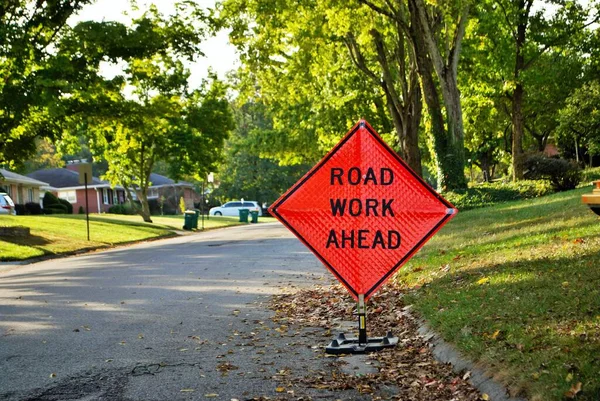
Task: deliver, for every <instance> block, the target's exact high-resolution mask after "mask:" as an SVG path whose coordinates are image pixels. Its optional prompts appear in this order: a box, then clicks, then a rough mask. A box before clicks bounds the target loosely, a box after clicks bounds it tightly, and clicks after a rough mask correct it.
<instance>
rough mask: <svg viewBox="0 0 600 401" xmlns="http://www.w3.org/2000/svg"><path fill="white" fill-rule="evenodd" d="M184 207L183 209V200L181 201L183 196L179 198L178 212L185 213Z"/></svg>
mask: <svg viewBox="0 0 600 401" xmlns="http://www.w3.org/2000/svg"><path fill="white" fill-rule="evenodd" d="M186 209H187V208H186V207H185V200H183V196H182V197H180V198H179V210H180V211H181V213H182V214H183V213H185V211H186Z"/></svg>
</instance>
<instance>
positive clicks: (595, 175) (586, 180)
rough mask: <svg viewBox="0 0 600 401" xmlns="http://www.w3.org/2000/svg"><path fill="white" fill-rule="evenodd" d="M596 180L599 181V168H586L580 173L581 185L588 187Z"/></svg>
mask: <svg viewBox="0 0 600 401" xmlns="http://www.w3.org/2000/svg"><path fill="white" fill-rule="evenodd" d="M597 180H600V167H594V168H586V169H585V170H583V171H582V172H581V183H582V185H589V184H590V183H591V182H593V181H597Z"/></svg>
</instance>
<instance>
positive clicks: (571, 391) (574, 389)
mask: <svg viewBox="0 0 600 401" xmlns="http://www.w3.org/2000/svg"><path fill="white" fill-rule="evenodd" d="M580 391H581V382H577V384H574V385H572V386H571V388H570V389H569V391H567V392H566V393H565V397H567V398H575V397H576V396H577V394H578V393H579V392H580Z"/></svg>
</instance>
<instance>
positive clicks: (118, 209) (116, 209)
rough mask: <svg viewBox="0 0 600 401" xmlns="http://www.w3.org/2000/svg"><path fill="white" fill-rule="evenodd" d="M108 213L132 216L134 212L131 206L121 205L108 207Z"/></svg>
mask: <svg viewBox="0 0 600 401" xmlns="http://www.w3.org/2000/svg"><path fill="white" fill-rule="evenodd" d="M108 213H113V214H126V215H134V214H135V210H133V208H132V207H131V204H129V203H123V204H121V205H113V206H111V207H109V208H108Z"/></svg>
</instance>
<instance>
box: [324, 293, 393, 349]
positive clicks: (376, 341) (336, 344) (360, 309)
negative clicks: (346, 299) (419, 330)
mask: <svg viewBox="0 0 600 401" xmlns="http://www.w3.org/2000/svg"><path fill="white" fill-rule="evenodd" d="M356 312H357V315H358V338H356V337H350V338H348V337H346V335H345V334H344V333H340V334H338V336H337V338H335V339H334V340H333V341H332V342H331V343H329V345H328V346H327V347H326V348H325V352H326V353H328V354H334V355H338V354H368V353H369V352H375V351H381V350H382V349H384V348H391V347H395V346H396V345H397V344H398V337H394V335H393V334H392V332H391V331H388V333H387V335H386V336H385V337H371V338H368V337H367V307H366V306H365V295H364V294H359V295H358V304H357V306H356Z"/></svg>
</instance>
